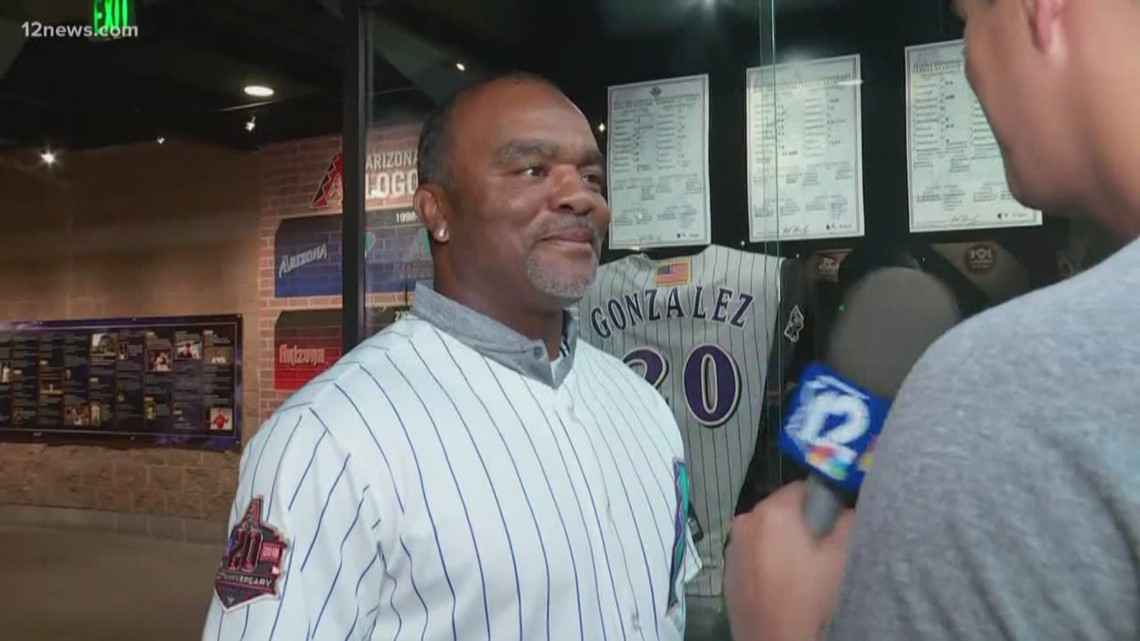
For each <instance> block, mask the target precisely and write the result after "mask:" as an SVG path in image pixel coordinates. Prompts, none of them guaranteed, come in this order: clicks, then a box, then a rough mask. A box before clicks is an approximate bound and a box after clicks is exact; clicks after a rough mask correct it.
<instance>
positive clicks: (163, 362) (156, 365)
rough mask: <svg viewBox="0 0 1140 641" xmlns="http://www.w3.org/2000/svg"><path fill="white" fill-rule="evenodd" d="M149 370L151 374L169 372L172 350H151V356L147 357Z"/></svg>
mask: <svg viewBox="0 0 1140 641" xmlns="http://www.w3.org/2000/svg"><path fill="white" fill-rule="evenodd" d="M147 370H149V371H151V372H169V371H170V350H168V349H156V350H150V354H148V355H147Z"/></svg>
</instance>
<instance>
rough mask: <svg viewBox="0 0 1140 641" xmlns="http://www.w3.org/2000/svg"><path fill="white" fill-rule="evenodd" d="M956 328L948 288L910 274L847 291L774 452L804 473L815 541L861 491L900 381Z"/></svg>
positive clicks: (890, 272)
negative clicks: (848, 497)
mask: <svg viewBox="0 0 1140 641" xmlns="http://www.w3.org/2000/svg"><path fill="white" fill-rule="evenodd" d="M960 320H961V316H960V313H959V311H958V305H957V302H956V300H955V298H954V295H953V293H952V292H951V291H950V290H949V288H947V287H946V286H945V285H943V284H942V282H941V281H939V280H938V279H936V278H935V277H933V276H931V275H929V274H926V273H924V272H921V271H918V270H916V269H907V268H902V267H887V268H883V269H879V270H877V271H875V272H872V273H871V274H869V275H867V276H866V277H864V278H863V279H862V280H860V281H859V282H857V283H855V285H854V286H853V287H852V290H851V292H850V293H849V295H848V297H847V301H846V307H845V309H844V311H843V312H842V314H841V315H840V317H839V319H838V321H837V322H836V324H835V328H834V330H833V332H832V335H831V341H830V343H829V346H828V351H827V364H819V363H813V364H812V365H810V366H808V367H807V368H806V370H805V371H804V374H803V376H802V378H801V381H800V385H799V387H798V388H797V390H796V393H795V394H794V396H793V398H792V400H791V403H790V405H789V410H788V420H787V421H786V422H785V424H784V427H783V429H781V430H780V447H781V449H782V450H783V451H784V452H785V453H786V454H788V455H789V456H791V457H792V458H795V459H796V460H798V461H800V462H801V463H803V464H804V465H806V466H808V467H809V468H810V469H811V472H812V473H811V476H810V477H809V481H808V490H807V494H806V497H805V500H804V506H803V513H804V519H805V521H806V522H807V525H808V527H809V528H810V529H811V531H812V532H813V533H814V534H815V535H816V536H822V535H824V534H827V532H828V531H829V530H830V529H831V526H832V524H833V523H834V521H835V517H836V515H837V514H838V513H839V509H840V508H841V507H842V505H843V502H844V501H843V499H844V494H853V493H854V492H856V491H857V490H858V489H859V486H860V485H861V484H862V483H863V477H864V475H865V474H866V473H867V471H868V470H869V469H870V467H871V461H872V453H873V450H874V446H875V441H876V439H878V437H879V432H880V431H881V430H882V429H883V423H884V422H885V421H886V418H887V411H888V410H889V408H890V405H891V402H892V401H893V400H894V397H895V395H896V394H897V393H898V390H899V388H900V387H901V386H902V382H903V379H905V378H906V375H907V374H908V373H910V370H911V369H912V368H913V367H914V364H915V363H917V362H918V359H919V358H920V357H921V356H922V354H923V353H924V352H925V351H926V349H927V348H928V347H930V345H931V344H933V343H934V341H935V340H937V339H938V337H939V336H941V335H942V334H944V333H946V331H947V330H949V329H950V328H951V327H953V326H954V325H955V324H957V323H958V321H960Z"/></svg>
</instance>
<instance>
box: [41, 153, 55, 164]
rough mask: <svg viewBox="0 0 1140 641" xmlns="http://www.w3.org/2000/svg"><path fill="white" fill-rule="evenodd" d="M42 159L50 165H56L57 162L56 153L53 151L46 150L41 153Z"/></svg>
mask: <svg viewBox="0 0 1140 641" xmlns="http://www.w3.org/2000/svg"><path fill="white" fill-rule="evenodd" d="M40 159H41V160H43V161H44V163H45V164H48V165H54V164H55V154H54V153H52V152H51V151H45V152H43V153H42V154H40Z"/></svg>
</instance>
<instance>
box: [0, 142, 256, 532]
mask: <svg viewBox="0 0 1140 641" xmlns="http://www.w3.org/2000/svg"><path fill="white" fill-rule="evenodd" d="M0 160H2V162H0V225H3V229H4V233H3V238H4V244H3V251H0V320H49V319H72V318H98V317H122V316H169V315H194V314H214V313H235V312H236V313H241V314H242V315H243V316H244V320H245V323H244V326H245V336H244V337H243V342H244V345H245V359H246V363H247V366H246V368H245V369H244V377H243V399H242V403H243V425H244V429H245V435H246V438H247V439H248V437H249V436H250V435H251V434H252V433H253V431H254V430H255V428H256V426H257V422H258V401H259V398H260V394H259V376H258V368H257V367H255V366H250V365H253V364H256V363H258V362H259V358H260V353H259V347H260V345H259V343H258V327H259V325H258V313H259V306H258V296H259V292H258V286H257V285H258V280H257V277H258V242H259V239H258V212H259V207H258V200H257V198H258V191H257V184H258V166H257V158H256V156H255V155H254V154H237V153H232V152H225V151H219V150H216V149H211V148H205V147H198V146H193V145H182V144H176V143H174V142H168V143H167V144H166V145H162V146H159V145H140V146H135V147H124V148H116V149H110V150H100V151H97V152H85V153H76V154H67V153H64V154H62V155H61V156H60V164H59V166H57V167H56V168H54V169H51V170H48V169H46V168H42V167H35V166H31V167H29V166H28V163H27V158H18V159H15V158H11V157H6V158H3V159H0ZM237 462H238V455H237V454H236V453H217V452H199V451H188V450H178V449H155V448H133V449H131V448H126V447H86V446H84V447H78V446H49V445H39V444H13V443H0V504H3V503H7V504H9V505H20V506H39V507H53V508H72V509H74V508H79V509H84V510H96V511H100V512H102V513H118V514H134V515H142V516H146V517H147V518H150V517H155V518H163V517H175V518H179V519H204V520H209V521H215V522H217V521H224V520H225V519H226V517H227V516H228V511H229V507H230V502H231V500H232V496H233V488H234V487H235V486H236V478H237ZM122 522H123V523H127V522H128V520H123V521H122ZM130 522H131V523H133V525H132V527H131V529H132V530H133V531H139V530H140V529H141V530H142V531H143V532H150V531H156V530H157V529H165V530H178V531H185V529H184V528H183V529H179V528H182V526H175V525H171V523H172V522H171V521H169V520H168V521H166V522H165V523H166V525H165V527H164V528H158V526H153V527H151V526H148V525H146V522H143V524H142V525H141V526H140V525H139V523H140V522H139V521H138V520H137V519H136V520H133V521H130ZM156 522H157V521H156Z"/></svg>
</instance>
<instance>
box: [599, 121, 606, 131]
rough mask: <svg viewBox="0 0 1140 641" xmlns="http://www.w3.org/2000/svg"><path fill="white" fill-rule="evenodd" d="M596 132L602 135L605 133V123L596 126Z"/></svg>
mask: <svg viewBox="0 0 1140 641" xmlns="http://www.w3.org/2000/svg"><path fill="white" fill-rule="evenodd" d="M598 131H600V132H602V133H605V131H606V123H604V122H603V123H599V124H598Z"/></svg>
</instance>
